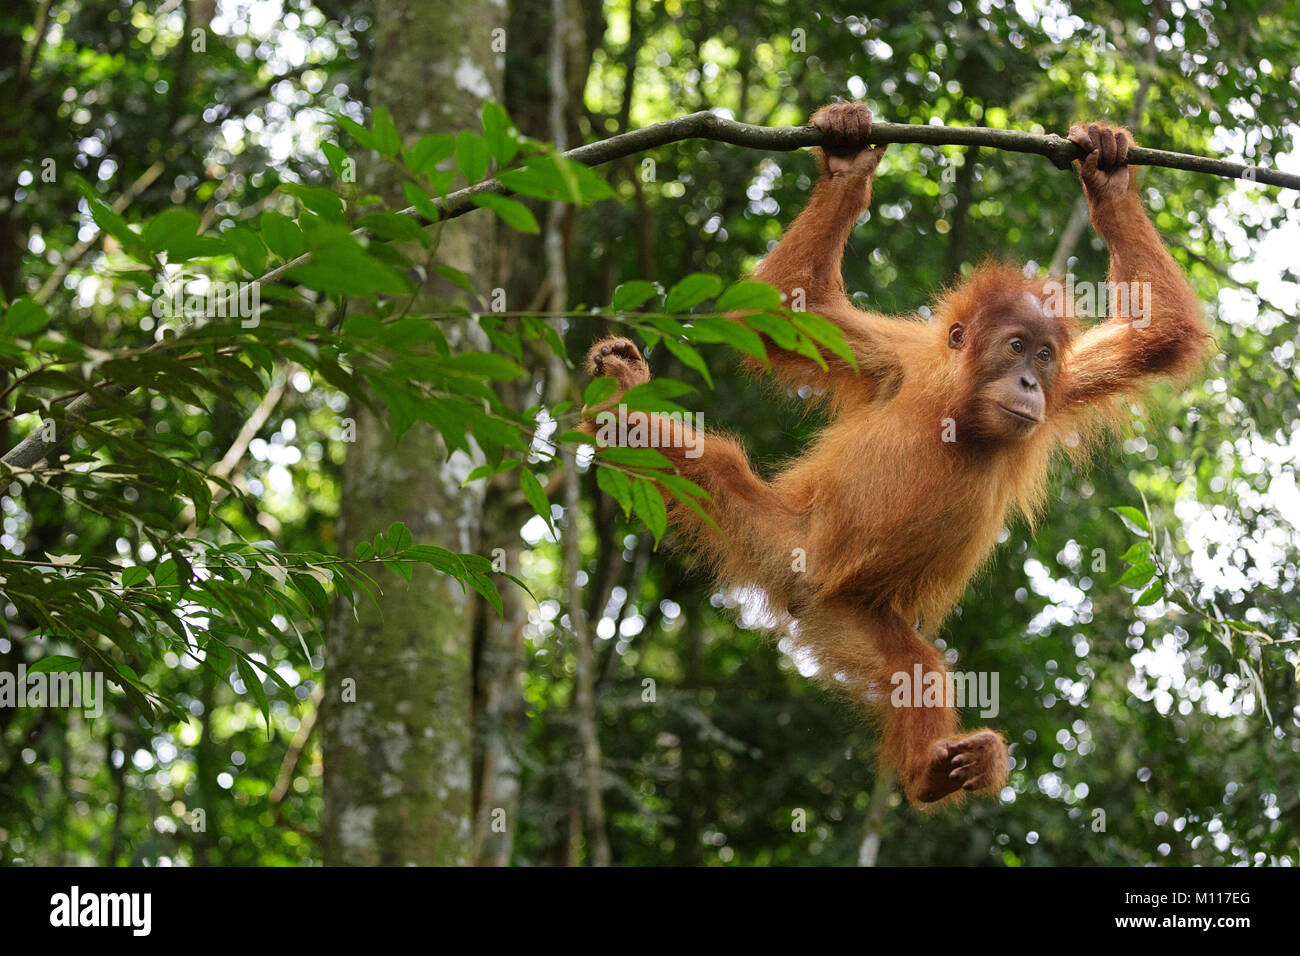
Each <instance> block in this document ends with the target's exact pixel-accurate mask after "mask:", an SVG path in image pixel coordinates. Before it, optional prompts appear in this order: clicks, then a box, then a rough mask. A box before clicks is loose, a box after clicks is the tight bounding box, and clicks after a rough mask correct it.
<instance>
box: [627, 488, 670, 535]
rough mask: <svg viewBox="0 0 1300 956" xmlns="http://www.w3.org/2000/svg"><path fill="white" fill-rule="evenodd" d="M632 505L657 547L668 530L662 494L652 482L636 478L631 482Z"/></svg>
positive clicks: (666, 512)
mask: <svg viewBox="0 0 1300 956" xmlns="http://www.w3.org/2000/svg"><path fill="white" fill-rule="evenodd" d="M632 507H633V508H634V509H635V511H636V513H637V516H638V517H640V518H641V520H642V521H644V522H645V523H646V527H647V528H649V529H650V531H651V532H652V533H653V534H654V536H655V547H656V548H657V547H658V546H659V542H660V540H662V539H663V536H664V533H665V532H667V530H668V509H667V508H666V507H665V506H664V499H663V495H661V494H660V493H659V489H658V488H657V487H656V486H655V485H654V483H653V482H651V481H647V480H646V479H644V478H638V479H637V480H636V481H635V482H633V484H632Z"/></svg>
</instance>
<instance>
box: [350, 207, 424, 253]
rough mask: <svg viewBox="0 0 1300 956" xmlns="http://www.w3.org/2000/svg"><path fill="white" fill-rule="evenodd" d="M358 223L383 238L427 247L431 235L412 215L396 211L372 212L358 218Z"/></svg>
mask: <svg viewBox="0 0 1300 956" xmlns="http://www.w3.org/2000/svg"><path fill="white" fill-rule="evenodd" d="M357 225H358V226H360V227H361V228H362V229H368V230H369V231H370V232H372V233H374V234H375V235H376V236H378V237H379V238H381V239H395V240H398V241H401V242H418V243H420V245H422V246H424V247H425V248H426V249H427V248H428V247H429V242H430V240H429V236H428V234H427V233H426V232H425V231H424V230H423V229H421V228H420V224H419V223H418V222H416V221H415V220H414V219H412V218H411V217H410V216H403V215H402V214H401V213H396V212H372V213H369V214H367V215H365V216H362V217H361V218H360V219H358V220H357Z"/></svg>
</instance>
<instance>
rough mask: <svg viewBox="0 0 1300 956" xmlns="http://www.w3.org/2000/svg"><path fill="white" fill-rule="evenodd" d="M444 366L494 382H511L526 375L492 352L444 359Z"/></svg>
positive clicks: (462, 354)
mask: <svg viewBox="0 0 1300 956" xmlns="http://www.w3.org/2000/svg"><path fill="white" fill-rule="evenodd" d="M442 364H443V365H444V366H445V367H447V368H450V369H453V370H455V371H457V372H465V373H468V374H470V375H479V376H482V377H483V378H486V379H490V380H491V381H494V382H510V381H513V380H514V379H517V378H520V377H521V376H523V375H524V374H525V373H524V370H523V369H522V368H520V367H519V366H518V365H517V364H515V363H514V362H512V361H510V359H508V358H506V357H505V356H504V355H496V354H494V353H492V352H461V353H459V354H457V355H452V356H450V357H449V358H446V359H444V360H443V362H442Z"/></svg>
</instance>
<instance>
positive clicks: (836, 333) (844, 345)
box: [789, 312, 858, 368]
mask: <svg viewBox="0 0 1300 956" xmlns="http://www.w3.org/2000/svg"><path fill="white" fill-rule="evenodd" d="M789 315H790V320H791V321H792V322H794V325H795V328H797V329H798V330H799V331H800V332H802V333H803V334H804V335H806V336H808V337H809V338H810V339H812V340H814V341H815V342H820V343H821V344H822V345H824V346H826V347H827V348H828V349H830V350H831V351H832V352H834V353H835V354H836V355H838V356H839V357H840V358H842V359H844V361H845V362H847V363H848V364H849V365H850V366H851V367H853V368H857V367H858V360H857V359H856V358H855V357H854V355H853V351H852V350H851V349H850V348H849V344H848V342H846V341H845V340H844V331H843V330H842V329H841V328H840V327H839V326H838V325H836V324H835V323H834V322H831V321H829V320H828V319H824V318H822V317H821V316H820V315H814V314H813V313H811V312H791V313H790V314H789Z"/></svg>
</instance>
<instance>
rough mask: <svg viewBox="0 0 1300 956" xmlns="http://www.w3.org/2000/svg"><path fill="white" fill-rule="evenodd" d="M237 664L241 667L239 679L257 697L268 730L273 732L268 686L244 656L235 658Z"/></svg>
mask: <svg viewBox="0 0 1300 956" xmlns="http://www.w3.org/2000/svg"><path fill="white" fill-rule="evenodd" d="M235 666H236V667H237V668H238V669H239V679H240V680H242V681H243V682H244V687H245V688H246V689H247V690H248V691H249V692H250V693H251V694H252V695H253V697H254V698H256V699H257V706H258V709H259V710H261V711H262V718H263V719H264V720H265V721H266V732H267V733H268V734H269V733H270V732H271V702H270V701H269V700H267V699H266V688H265V687H263V686H262V680H261V678H260V677H258V676H257V674H256V673H255V672H254V671H253V666H252V665H251V664H249V663H248V661H246V660H244V658H243V657H242V656H240V657H236V658H235Z"/></svg>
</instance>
